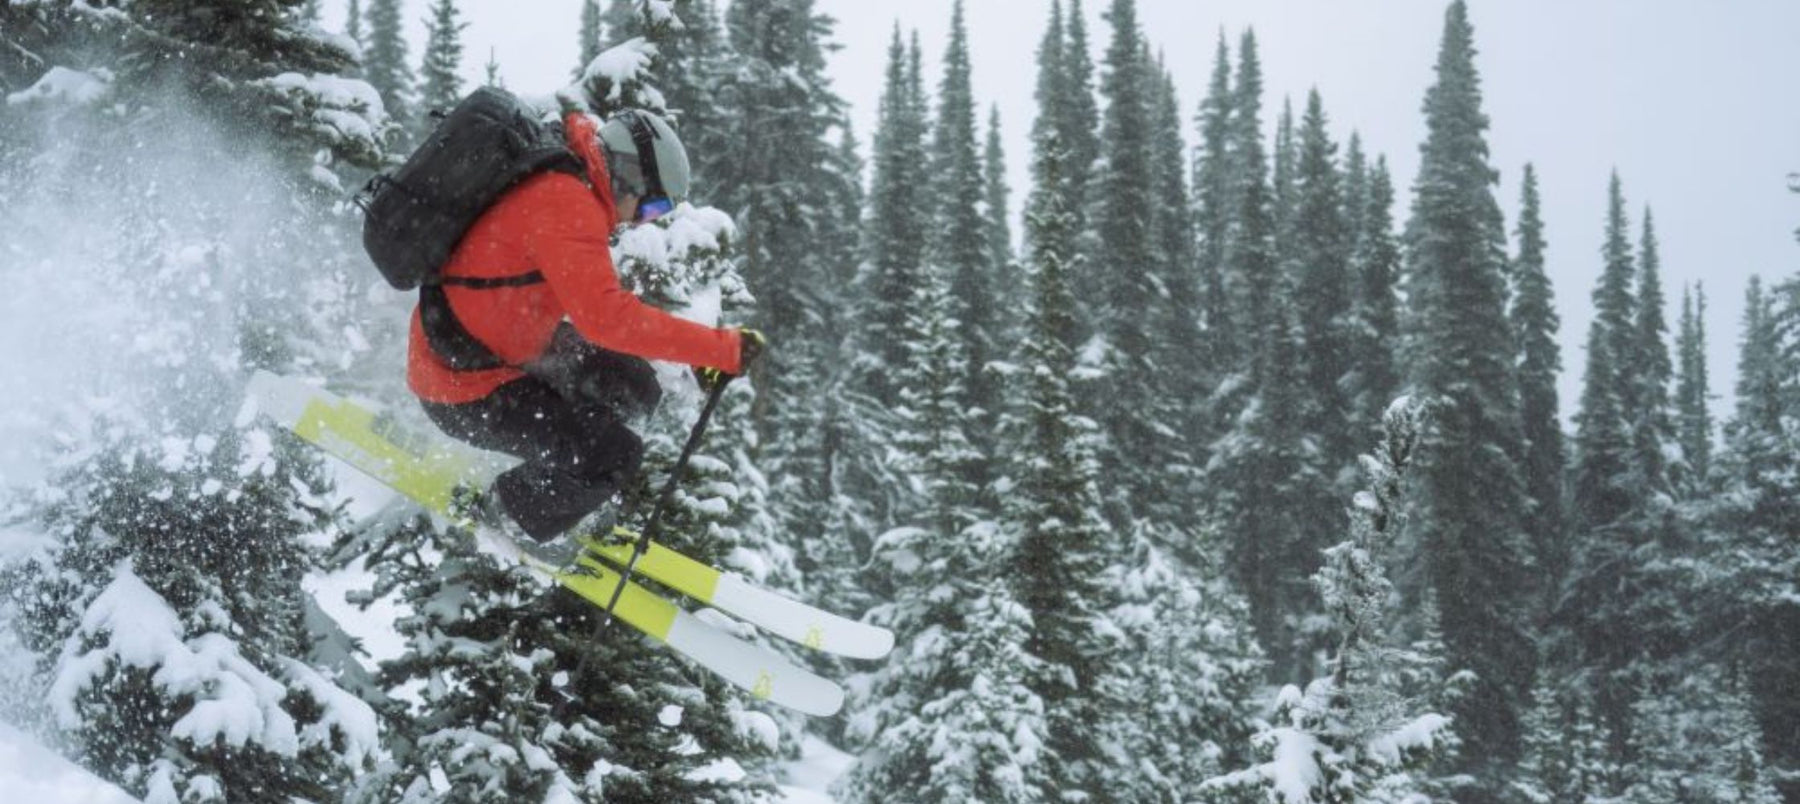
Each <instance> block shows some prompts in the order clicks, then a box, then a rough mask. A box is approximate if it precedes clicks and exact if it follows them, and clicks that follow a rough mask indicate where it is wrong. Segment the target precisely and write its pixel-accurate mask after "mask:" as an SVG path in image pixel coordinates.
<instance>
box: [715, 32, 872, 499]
mask: <svg viewBox="0 0 1800 804" xmlns="http://www.w3.org/2000/svg"><path fill="white" fill-rule="evenodd" d="M697 6H699V7H704V8H710V7H711V6H710V5H709V4H706V3H697ZM725 28H726V33H727V42H728V43H729V45H730V48H731V50H732V52H733V53H734V54H735V55H734V58H735V59H736V65H735V67H736V69H735V71H734V73H733V74H734V75H735V76H736V80H734V81H728V82H725V83H724V86H723V87H722V91H721V92H720V94H719V96H718V107H717V111H718V113H719V114H718V117H716V118H713V119H714V120H715V121H716V122H715V124H714V125H713V126H712V128H715V129H717V130H718V131H719V135H720V139H719V145H718V146H717V150H718V152H719V159H718V160H717V161H716V162H715V163H713V165H712V167H711V169H712V170H713V175H712V176H711V177H710V179H709V181H710V182H711V183H712V184H713V185H714V186H715V187H716V188H717V191H716V194H715V195H713V196H712V199H713V203H714V204H716V205H718V206H719V207H720V208H722V209H727V210H730V211H731V214H732V215H733V217H734V218H735V219H736V221H737V224H738V226H739V229H740V240H739V242H740V243H741V251H740V254H741V257H740V261H741V263H742V271H743V277H744V281H745V282H746V283H748V288H749V290H750V293H751V295H752V296H754V297H755V299H756V300H757V307H756V318H755V319H753V321H751V322H749V323H751V324H752V325H753V326H757V327H759V328H761V329H762V330H763V331H764V332H766V333H767V334H768V336H769V338H770V341H771V342H772V343H775V344H781V343H792V344H794V345H795V348H791V349H787V350H784V349H782V348H780V347H777V348H775V349H772V350H771V352H770V354H769V359H767V360H765V361H762V363H761V365H760V368H759V369H757V370H756V371H753V373H752V374H753V377H754V378H755V380H756V388H757V395H756V401H757V404H756V407H755V408H754V409H753V410H752V421H753V426H754V427H755V429H756V432H757V434H758V436H759V443H760V444H761V445H763V446H764V447H765V448H767V449H768V450H769V451H770V454H769V455H767V457H768V458H769V459H770V464H769V466H770V468H772V469H773V468H776V467H778V466H779V465H780V464H781V463H782V462H784V461H787V460H789V457H790V456H791V454H792V453H791V451H789V449H790V445H793V444H795V443H797V441H796V439H797V437H798V436H797V434H801V433H807V432H811V431H813V430H816V429H817V422H816V420H815V417H814V416H813V415H812V413H811V412H810V411H812V410H814V409H812V408H809V406H808V405H807V402H808V401H809V400H810V397H811V395H812V394H814V393H817V389H818V388H820V387H823V386H824V385H825V384H826V379H825V378H826V377H827V376H828V374H827V372H828V371H829V370H830V366H828V365H827V363H826V359H827V358H828V355H827V354H825V353H822V352H819V351H815V350H812V349H809V348H803V347H801V346H800V345H801V344H807V343H809V342H811V343H815V344H816V343H819V342H820V341H819V340H814V339H816V338H819V335H820V333H818V332H817V331H816V330H817V324H818V322H819V321H821V320H823V319H822V318H821V314H820V310H821V308H822V307H826V306H830V305H833V304H837V303H838V302H836V301H835V300H832V299H831V298H829V296H827V295H825V294H823V293H822V292H821V291H822V289H826V288H831V287H833V279H834V278H835V277H836V276H837V275H838V274H837V273H836V271H837V269H838V266H834V265H828V264H826V263H825V259H826V257H827V253H826V252H825V251H824V250H822V249H820V248H819V246H820V244H822V243H827V242H832V241H833V240H834V239H836V238H837V237H838V235H837V234H836V233H834V231H833V229H834V227H838V226H841V225H843V223H844V222H845V219H844V218H843V217H841V216H835V215H832V214H828V213H826V212H824V211H822V210H819V209H818V208H817V207H816V204H817V202H818V199H820V198H821V197H843V195H844V194H845V193H846V192H847V190H846V186H847V185H848V184H850V183H852V182H855V181H858V180H859V178H858V177H856V176H849V175H845V174H844V173H843V172H841V167H842V163H841V162H840V161H839V160H838V159H837V148H836V145H835V144H834V143H833V142H832V141H831V139H830V135H831V131H832V129H834V128H837V127H840V126H842V125H843V121H844V103H843V99H842V98H840V97H839V96H838V95H837V94H836V92H835V91H834V90H833V89H832V87H831V83H830V79H829V78H828V77H827V76H826V74H825V66H826V65H825V54H826V52H827V50H828V48H829V47H830V38H831V33H832V20H831V18H830V17H827V16H823V15H820V14H818V13H817V12H816V6H815V4H814V2H813V0H779V2H767V3H734V4H732V5H731V6H729V7H728V9H727V10H726V14H725ZM773 154H781V155H782V158H779V159H776V158H772V155H773Z"/></svg>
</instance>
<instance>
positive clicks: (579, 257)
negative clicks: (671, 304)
mask: <svg viewBox="0 0 1800 804" xmlns="http://www.w3.org/2000/svg"><path fill="white" fill-rule="evenodd" d="M564 126H565V130H566V131H567V132H568V138H569V145H570V147H571V149H572V150H574V151H575V153H576V155H577V156H578V157H580V159H581V161H582V163H583V165H584V167H585V168H586V173H587V182H586V183H583V182H582V180H581V179H579V178H576V177H575V176H572V175H569V174H567V173H561V172H547V173H541V174H538V175H536V176H533V177H531V178H529V179H526V180H525V181H524V182H522V183H520V184H519V186H518V187H515V188H513V189H511V190H508V191H507V192H506V194H505V195H502V196H501V197H500V200H499V201H497V202H495V203H494V205H493V206H492V207H489V208H488V210H487V211H486V212H484V213H482V215H481V217H480V218H478V219H476V221H475V223H474V225H472V226H470V227H469V231H468V233H467V234H466V235H464V236H463V239H462V242H460V243H458V244H457V247H456V250H455V251H454V252H452V253H451V255H450V261H449V262H448V263H446V264H445V265H444V268H443V271H442V274H443V275H444V276H446V277H469V278H484V279H492V278H503V277H515V276H519V275H522V274H526V273H530V272H532V271H540V272H542V273H543V275H544V280H545V281H543V282H539V283H537V284H532V285H520V286H507V287H492V288H470V287H465V286H462V285H453V284H446V285H444V292H445V295H446V297H447V298H448V299H449V301H450V308H451V310H452V311H453V312H454V313H455V315H456V319H457V320H458V321H459V322H461V323H462V325H463V328H465V329H467V330H468V331H469V334H470V335H473V336H475V338H476V339H477V340H480V341H481V342H482V343H483V344H485V345H486V346H487V347H488V349H489V350H491V351H492V352H493V353H494V354H495V355H496V356H498V357H499V358H500V359H501V360H503V361H505V362H506V363H507V365H505V366H502V367H500V368H495V369H486V370H481V371H455V370H453V369H451V368H450V367H449V366H448V365H445V363H444V361H443V360H442V359H440V358H439V357H438V356H437V355H436V354H435V353H434V352H432V350H431V344H430V343H429V341H427V340H426V337H425V330H424V327H423V325H422V323H421V321H420V318H419V311H418V309H417V308H415V309H414V310H413V316H412V334H411V336H410V339H409V340H410V342H409V344H408V358H407V378H406V379H407V385H408V386H410V387H411V388H412V391H413V393H414V394H416V395H418V397H419V398H420V399H423V400H425V401H427V402H436V403H441V404H462V403H465V402H473V401H475V400H478V399H481V398H482V397H485V396H487V395H488V394H490V393H493V391H494V389H496V388H499V387H500V386H502V385H505V384H506V383H509V382H512V381H513V380H517V379H519V378H521V377H524V376H525V372H523V371H521V370H520V369H519V368H518V366H520V365H523V364H526V363H529V362H531V361H532V360H534V359H536V358H538V357H539V356H541V355H543V353H544V349H545V347H547V346H548V345H549V343H550V336H551V333H553V332H554V331H555V330H556V326H557V324H558V323H560V322H561V321H562V320H563V319H564V318H565V317H567V318H568V320H569V322H570V323H571V324H573V325H574V326H575V329H576V331H577V332H580V333H581V334H582V336H583V337H585V338H587V339H588V340H589V341H592V342H593V343H594V344H596V345H598V346H600V347H602V348H605V349H610V350H612V351H615V352H623V353H625V354H631V355H637V356H638V357H642V358H646V359H649V360H667V361H671V362H677V363H687V364H689V365H695V366H709V367H712V368H717V369H720V370H723V371H726V372H729V373H733V374H735V373H737V372H738V371H739V370H740V368H741V367H740V366H739V365H738V357H739V352H740V345H739V342H738V333H737V331H736V330H726V329H715V328H713V327H708V326H704V325H701V324H696V323H694V322H692V321H687V320H685V319H681V318H677V317H675V316H673V315H670V314H669V313H666V312H664V311H662V310H659V309H657V308H655V307H652V306H650V305H648V304H645V303H644V302H643V301H641V300H639V299H638V297H637V296H636V295H634V294H633V293H632V292H631V291H629V290H626V289H625V288H624V287H622V286H620V284H619V277H618V275H617V274H616V273H615V272H614V271H613V263H612V252H611V250H610V248H609V247H608V245H607V241H608V237H609V235H610V233H611V232H612V230H613V228H614V227H615V226H616V225H617V224H618V212H617V211H616V209H615V207H614V204H613V198H612V181H611V179H610V177H609V176H608V174H607V172H606V162H605V160H604V159H602V158H601V156H600V152H599V148H598V146H597V145H596V142H597V139H596V136H597V131H596V129H595V128H594V124H593V122H592V121H591V120H590V119H589V118H587V117H586V116H584V115H579V114H571V115H569V116H568V117H567V118H566V119H565V120H564Z"/></svg>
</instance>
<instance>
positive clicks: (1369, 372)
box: [1345, 157, 1401, 431]
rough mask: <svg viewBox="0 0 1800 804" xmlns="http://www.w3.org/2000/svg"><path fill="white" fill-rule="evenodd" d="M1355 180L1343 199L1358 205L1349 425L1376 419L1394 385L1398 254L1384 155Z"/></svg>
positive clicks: (1353, 259)
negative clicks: (1353, 190)
mask: <svg viewBox="0 0 1800 804" xmlns="http://www.w3.org/2000/svg"><path fill="white" fill-rule="evenodd" d="M1361 184H1362V186H1363V192H1362V193H1360V194H1358V195H1356V196H1355V197H1349V198H1346V199H1345V203H1346V204H1347V205H1349V206H1351V207H1355V208H1357V209H1359V210H1361V212H1360V213H1358V214H1357V215H1356V216H1354V220H1356V221H1357V222H1358V223H1357V230H1358V235H1357V238H1356V246H1355V248H1354V249H1353V250H1352V252H1351V255H1350V271H1351V280H1352V282H1353V287H1354V288H1355V300H1354V302H1353V303H1352V306H1351V310H1350V315H1351V324H1350V331H1349V344H1350V346H1349V348H1350V354H1351V359H1350V365H1351V369H1350V373H1349V375H1348V377H1347V378H1346V380H1345V385H1346V390H1345V395H1346V397H1347V398H1348V401H1349V405H1350V412H1351V420H1350V422H1349V425H1350V426H1351V427H1353V428H1355V427H1356V426H1357V425H1358V424H1359V423H1361V422H1375V421H1380V416H1381V412H1382V411H1383V410H1384V409H1385V406H1386V405H1387V403H1388V401H1391V400H1393V398H1394V395H1395V394H1397V393H1399V390H1400V366H1399V365H1398V364H1397V362H1396V360H1397V354H1398V351H1399V350H1398V345H1399V343H1400V299H1399V294H1398V292H1397V291H1398V289H1399V285H1400V258H1401V254H1400V241H1399V238H1398V237H1397V236H1396V235H1395V233H1394V182H1393V179H1392V178H1390V177H1389V175H1388V166H1387V158H1386V157H1378V158H1376V160H1375V165H1374V167H1373V168H1371V169H1369V170H1368V173H1367V175H1366V176H1365V177H1364V179H1363V181H1362V182H1361ZM1371 427H1373V425H1371ZM1364 429H1368V428H1364ZM1371 431H1372V430H1371Z"/></svg>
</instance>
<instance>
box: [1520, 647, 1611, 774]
mask: <svg viewBox="0 0 1800 804" xmlns="http://www.w3.org/2000/svg"><path fill="white" fill-rule="evenodd" d="M1531 697H1532V708H1531V710H1530V712H1528V713H1527V714H1526V715H1525V720H1524V724H1523V729H1524V738H1523V739H1524V743H1525V757H1524V761H1523V762H1521V763H1520V765H1519V773H1518V775H1517V776H1516V777H1515V778H1514V779H1513V780H1512V782H1511V784H1512V789H1513V791H1514V792H1515V793H1516V794H1517V795H1518V797H1519V798H1520V799H1522V800H1524V801H1526V802H1530V804H1564V803H1565V802H1566V803H1567V804H1601V803H1602V802H1606V801H1611V800H1614V799H1613V794H1614V791H1615V790H1617V789H1618V785H1619V775H1620V774H1619V768H1618V767H1617V765H1615V764H1614V763H1613V762H1612V761H1611V746H1610V745H1609V742H1610V741H1609V739H1608V737H1607V734H1606V727H1605V725H1604V724H1602V723H1601V722H1600V721H1599V719H1598V718H1596V717H1595V716H1594V709H1593V706H1592V705H1591V704H1590V703H1589V701H1588V699H1587V698H1586V697H1585V695H1584V694H1583V693H1582V691H1581V690H1580V688H1579V687H1578V686H1559V685H1557V684H1556V683H1555V682H1554V681H1553V680H1552V679H1551V677H1550V674H1548V673H1544V674H1540V676H1539V678H1538V681H1537V684H1536V685H1535V686H1534V687H1533V688H1532V695H1531Z"/></svg>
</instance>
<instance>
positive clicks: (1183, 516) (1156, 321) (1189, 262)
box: [1145, 57, 1214, 555]
mask: <svg viewBox="0 0 1800 804" xmlns="http://www.w3.org/2000/svg"><path fill="white" fill-rule="evenodd" d="M1150 80H1151V89H1152V94H1151V99H1150V100H1151V125H1152V139H1151V141H1150V165H1151V169H1150V175H1151V187H1150V193H1149V195H1150V209H1151V217H1150V234H1151V238H1152V243H1151V247H1152V252H1151V253H1152V256H1153V258H1154V262H1152V263H1151V264H1150V265H1149V266H1148V268H1149V272H1150V280H1151V282H1152V283H1154V284H1153V290H1154V291H1155V294H1156V295H1155V297H1154V299H1155V306H1154V307H1153V308H1151V311H1150V313H1151V315H1150V316H1149V317H1150V321H1149V323H1150V325H1151V326H1152V327H1153V328H1154V331H1156V332H1157V335H1156V336H1155V337H1153V338H1152V339H1151V343H1152V347H1151V354H1150V359H1151V361H1152V362H1153V364H1154V365H1156V366H1157V367H1158V369H1159V370H1160V371H1161V372H1163V374H1164V382H1162V383H1160V384H1159V387H1158V388H1157V391H1156V393H1157V395H1158V396H1157V399H1156V402H1157V404H1156V405H1155V407H1154V408H1150V409H1146V411H1145V412H1146V413H1150V414H1152V415H1154V416H1155V417H1156V418H1157V419H1158V421H1157V422H1156V431H1157V436H1158V438H1160V439H1161V440H1162V441H1163V442H1164V443H1163V445H1162V450H1163V454H1164V455H1166V456H1167V457H1166V458H1165V460H1164V461H1163V463H1162V465H1161V472H1160V474H1161V475H1162V482H1163V483H1164V484H1166V485H1167V486H1168V487H1169V488H1170V493H1171V496H1179V497H1180V498H1182V499H1183V500H1184V501H1185V499H1187V498H1189V495H1190V494H1192V493H1197V492H1198V478H1197V477H1196V476H1195V475H1197V474H1198V470H1197V469H1196V468H1195V467H1196V466H1197V465H1198V464H1199V463H1200V462H1201V458H1200V456H1199V455H1198V454H1197V452H1198V449H1197V448H1198V447H1200V446H1203V445H1204V443H1205V442H1204V441H1202V440H1200V437H1199V436H1200V432H1201V430H1202V429H1203V428H1202V421H1203V419H1202V417H1201V415H1200V412H1201V410H1200V408H1199V407H1198V406H1196V405H1193V404H1191V401H1192V400H1196V399H1201V398H1204V397H1205V395H1206V394H1207V393H1208V392H1209V390H1210V389H1211V387H1212V386H1213V380H1214V378H1213V377H1212V376H1211V375H1210V369H1211V367H1210V366H1209V365H1208V361H1207V360H1206V355H1205V352H1204V350H1203V349H1202V348H1201V344H1203V343H1205V340H1206V338H1205V335H1204V334H1203V333H1202V331H1201V311H1200V308H1201V293H1202V291H1201V287H1200V276H1199V271H1198V263H1199V259H1200V258H1199V253H1198V244H1197V242H1196V240H1195V232H1194V209H1193V204H1192V201H1191V200H1190V197H1189V194H1188V184H1187V180H1188V170H1187V159H1186V151H1187V146H1186V144H1185V143H1184V142H1183V141H1182V139H1181V104H1180V99H1179V98H1178V97H1177V96H1176V94H1175V79H1174V78H1173V77H1172V76H1170V75H1169V73H1168V71H1167V70H1166V69H1165V68H1164V67H1163V65H1162V61H1161V59H1160V57H1159V58H1158V61H1157V64H1156V69H1155V71H1154V72H1152V73H1151V75H1150ZM1165 510H1166V516H1167V519H1166V521H1167V522H1168V523H1170V524H1178V525H1182V526H1194V525H1197V524H1198V521H1199V518H1198V513H1199V512H1198V511H1197V510H1195V509H1194V508H1193V507H1192V506H1189V505H1186V504H1185V502H1184V504H1182V505H1177V506H1172V507H1169V508H1167V509H1165ZM1163 547H1165V548H1167V549H1169V550H1171V551H1173V552H1175V553H1176V554H1178V555H1186V554H1188V553H1189V551H1191V550H1193V549H1194V548H1195V547H1196V545H1193V544H1173V545H1163Z"/></svg>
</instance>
